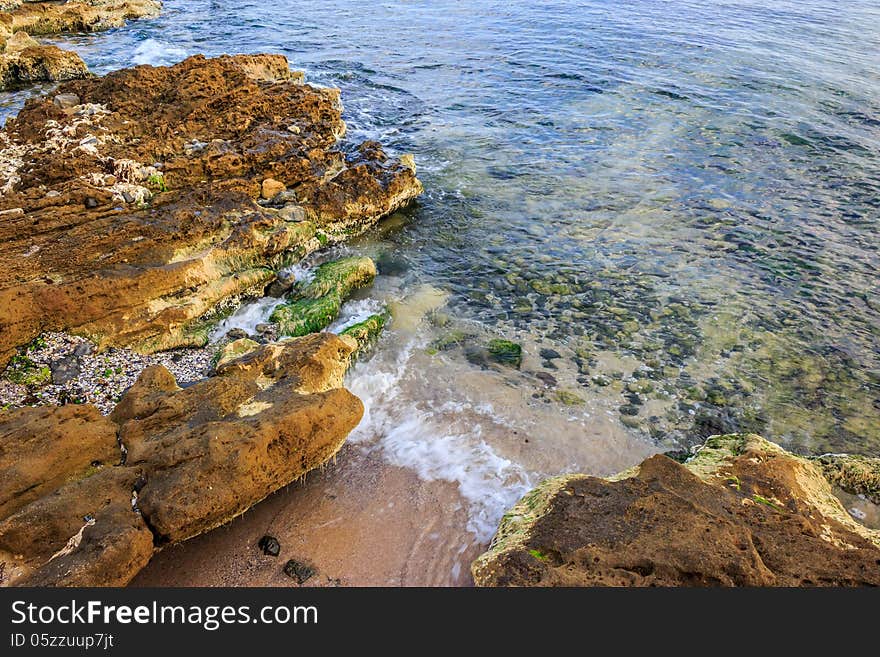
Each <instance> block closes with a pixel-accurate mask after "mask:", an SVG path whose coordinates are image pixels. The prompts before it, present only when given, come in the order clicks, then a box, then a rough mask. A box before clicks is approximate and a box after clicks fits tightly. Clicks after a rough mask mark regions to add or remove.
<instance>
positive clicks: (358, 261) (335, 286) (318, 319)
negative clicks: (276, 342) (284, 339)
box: [271, 257, 376, 337]
mask: <svg viewBox="0 0 880 657" xmlns="http://www.w3.org/2000/svg"><path fill="white" fill-rule="evenodd" d="M375 277H376V265H375V263H374V262H373V261H372V260H370V258H365V257H352V258H343V259H342V260H334V261H333V262H327V263H324V264H323V265H321V266H320V267H318V268H317V269H316V270H315V276H314V278H313V279H312V280H311V281H309V282H308V283H307V284H306V285H305V286H303V287H302V288H300V289H297V290H295V292H294V293H293V294H292V295H291V301H290V302H289V303H285V304H282V305H280V306H278V307H277V308H276V309H275V310H274V312H273V313H272V317H271V320H272V321H273V322H275V323H277V324H278V331H279V332H280V333H281V334H283V335H290V336H293V337H297V336H300V335H308V334H309V333H314V332H316V331H320V330H322V329H324V328H326V327H328V326H329V325H330V324H331V323H332V322H333V320H334V319H336V316H337V315H338V314H339V309H340V308H341V307H342V303H343V302H344V301H345V300H346V299H347V298H348V297H349V296H351V294H352V292H354V291H355V290H357V289H359V288H362V287H365V286H367V285H370V284H371V283H372V282H373V279H374V278H375Z"/></svg>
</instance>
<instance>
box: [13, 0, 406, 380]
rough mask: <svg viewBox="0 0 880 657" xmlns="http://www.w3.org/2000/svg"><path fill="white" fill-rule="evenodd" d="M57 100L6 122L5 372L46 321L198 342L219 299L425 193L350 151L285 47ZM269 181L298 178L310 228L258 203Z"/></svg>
mask: <svg viewBox="0 0 880 657" xmlns="http://www.w3.org/2000/svg"><path fill="white" fill-rule="evenodd" d="M68 4H70V3H68ZM65 6H66V5H65ZM58 93H60V94H73V95H76V96H77V97H78V98H79V100H80V103H81V104H80V105H78V106H76V107H73V108H66V109H62V108H61V107H58V106H57V105H56V104H55V103H54V102H53V100H52V98H42V99H34V100H30V101H28V103H27V104H26V106H25V108H24V109H23V110H22V111H21V112H20V113H19V115H18V117H17V118H15V119H12V120H10V121H9V122H8V123H7V128H6V130H5V131H3V132H0V212H4V211H7V210H15V214H12V215H10V216H4V218H3V221H2V222H0V307H2V308H4V313H3V314H2V316H0V366H2V365H3V364H4V363H5V362H6V361H7V360H8V359H9V358H10V357H11V356H12V354H13V353H14V349H15V347H16V346H18V345H21V344H24V343H26V342H28V341H29V340H30V339H32V338H33V337H34V336H36V335H37V334H38V333H39V332H41V331H43V330H73V331H75V332H77V333H78V334H81V335H85V336H87V337H89V338H91V339H92V340H93V341H94V342H95V343H96V344H97V346H98V348H99V349H101V348H105V347H107V346H111V345H112V346H130V347H133V348H135V349H138V350H140V351H143V352H152V351H157V350H162V349H169V348H173V347H176V346H183V345H200V344H204V343H205V342H206V340H207V336H208V334H209V330H210V322H211V313H212V312H213V310H214V309H215V308H216V307H217V306H218V304H221V303H222V302H224V301H226V300H230V299H234V298H238V297H241V296H243V295H246V294H257V295H258V294H259V293H260V292H261V291H262V290H263V289H264V288H265V286H266V285H267V284H268V282H269V281H271V280H272V279H273V277H274V271H277V270H279V269H281V268H283V267H284V266H286V265H289V264H292V263H294V262H297V261H298V260H299V259H301V258H302V257H303V256H304V255H306V254H307V253H310V252H311V251H314V250H316V249H318V248H321V247H322V246H324V245H326V244H329V243H332V242H334V241H341V240H343V239H347V238H348V237H350V236H353V235H356V234H358V233H360V232H362V231H363V230H365V229H366V228H368V227H369V226H370V225H372V224H373V223H375V222H376V221H377V220H378V219H379V218H381V217H382V216H385V215H387V214H389V213H390V212H393V211H394V210H396V209H397V208H399V207H401V206H402V205H404V204H406V203H408V202H409V201H410V200H411V199H413V198H415V197H416V196H417V195H418V194H420V193H421V191H422V188H421V185H420V183H419V181H418V180H417V179H416V177H415V174H414V170H413V169H414V167H413V166H412V163H411V162H410V161H409V160H407V161H406V162H405V163H404V162H402V161H400V160H392V159H389V158H387V157H386V156H385V155H384V153H382V151H381V148H380V147H379V146H378V145H377V144H374V143H372V142H370V143H368V144H365V145H364V147H362V148H361V149H359V150H358V151H357V152H355V153H353V154H351V155H345V154H343V153H342V151H340V150H339V149H338V148H337V141H338V139H339V137H340V136H341V135H342V134H343V133H344V130H345V124H344V123H343V121H342V115H341V106H340V103H339V91H338V90H336V89H327V88H316V87H311V86H308V85H306V84H304V83H303V82H302V76H301V75H296V74H293V73H291V72H290V70H289V67H288V63H287V60H286V59H285V58H284V57H283V56H280V55H243V56H235V57H229V56H227V57H219V58H216V59H206V58H204V57H202V56H196V57H191V58H189V59H187V60H186V61H184V62H182V63H180V64H177V65H175V66H172V67H150V66H140V67H136V68H134V69H128V70H123V71H117V72H114V73H111V74H109V75H107V76H105V77H103V78H91V79H88V80H82V81H74V82H70V83H66V84H64V85H62V86H61V87H60V88H59V90H58ZM56 95H57V94H56ZM289 126H294V127H296V128H297V131H296V132H294V131H292V130H289V129H288V127H289ZM154 165H158V166H154ZM266 178H272V179H274V180H278V181H279V182H281V183H283V184H285V185H286V186H287V187H289V188H292V187H295V188H296V190H297V197H298V202H297V207H298V208H300V209H301V210H302V213H303V215H304V219H303V220H298V221H290V220H288V219H287V218H285V216H286V215H285V214H284V213H283V212H281V211H279V210H275V209H271V208H264V207H261V206H260V205H259V204H258V203H257V202H256V201H257V200H259V198H260V196H261V193H262V181H264V180H265V179H266ZM87 199H93V200H94V203H91V205H94V207H91V208H87V207H86V201H87ZM319 231H320V232H319ZM22 253H27V254H30V255H27V256H24V257H22Z"/></svg>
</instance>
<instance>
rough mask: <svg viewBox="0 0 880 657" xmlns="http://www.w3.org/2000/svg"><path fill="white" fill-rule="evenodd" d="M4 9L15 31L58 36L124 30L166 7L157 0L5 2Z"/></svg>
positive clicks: (9, 23)
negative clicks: (135, 21)
mask: <svg viewBox="0 0 880 657" xmlns="http://www.w3.org/2000/svg"><path fill="white" fill-rule="evenodd" d="M0 9H4V10H5V11H6V12H7V14H6V21H7V25H9V26H10V27H12V28H13V29H15V30H24V31H26V32H28V33H29V34H57V33H59V32H95V31H98V30H107V29H110V28H112V27H122V26H123V25H124V24H125V21H127V20H129V19H133V18H148V17H152V16H158V15H159V12H160V11H161V10H162V3H161V2H158V1H157V0H79V1H77V0H68V1H67V2H30V1H29V0H26V1H24V2H20V1H19V0H3V6H2V7H0Z"/></svg>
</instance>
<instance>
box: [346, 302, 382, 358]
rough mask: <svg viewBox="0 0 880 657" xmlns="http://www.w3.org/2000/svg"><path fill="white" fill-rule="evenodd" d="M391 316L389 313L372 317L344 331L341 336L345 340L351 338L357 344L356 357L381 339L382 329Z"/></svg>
mask: <svg viewBox="0 0 880 657" xmlns="http://www.w3.org/2000/svg"><path fill="white" fill-rule="evenodd" d="M388 318H389V315H388V313H387V312H384V313H379V314H377V315H370V316H369V317H367V319H365V320H364V321H362V322H358V323H357V324H354V325H352V326H349V327H348V328H347V329H345V330H344V331H342V332H341V333H340V334H339V336H340V337H341V338H343V339H345V338H350V339H352V340H354V341H355V342H356V343H357V346H356V347H355V355H360V354H362V353H363V352H365V351H367V350H369V349H370V347H372V345H373V344H374V343H375V342H376V340H378V339H379V335H381V333H382V329H384V328H385V324H387V323H388Z"/></svg>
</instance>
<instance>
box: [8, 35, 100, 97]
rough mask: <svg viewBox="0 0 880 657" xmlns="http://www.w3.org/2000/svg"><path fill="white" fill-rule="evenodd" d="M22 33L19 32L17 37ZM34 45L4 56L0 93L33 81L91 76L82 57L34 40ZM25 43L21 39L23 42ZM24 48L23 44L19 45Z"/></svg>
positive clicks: (51, 80)
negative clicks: (39, 43)
mask: <svg viewBox="0 0 880 657" xmlns="http://www.w3.org/2000/svg"><path fill="white" fill-rule="evenodd" d="M19 34H23V33H22V32H18V33H17V34H16V37H17V36H18V35H19ZM25 37H26V39H27V40H29V41H30V42H33V45H26V46H25V47H22V48H18V47H16V48H15V49H10V48H9V45H10V42H11V41H12V40H10V41H9V42H7V50H6V52H3V53H0V90H3V89H6V88H8V87H11V86H14V85H18V84H29V83H33V82H60V81H63V80H75V79H78V78H85V77H88V76H89V69H88V67H86V64H85V62H84V61H83V60H82V59H80V56H79V55H77V54H76V53H74V52H69V51H67V50H61V49H60V48H58V47H57V46H41V45H38V44H36V42H34V41H33V39H31V38H30V37H27V35H25ZM19 41H21V40H19ZM16 45H17V46H18V45H23V44H21V43H19V44H16Z"/></svg>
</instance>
